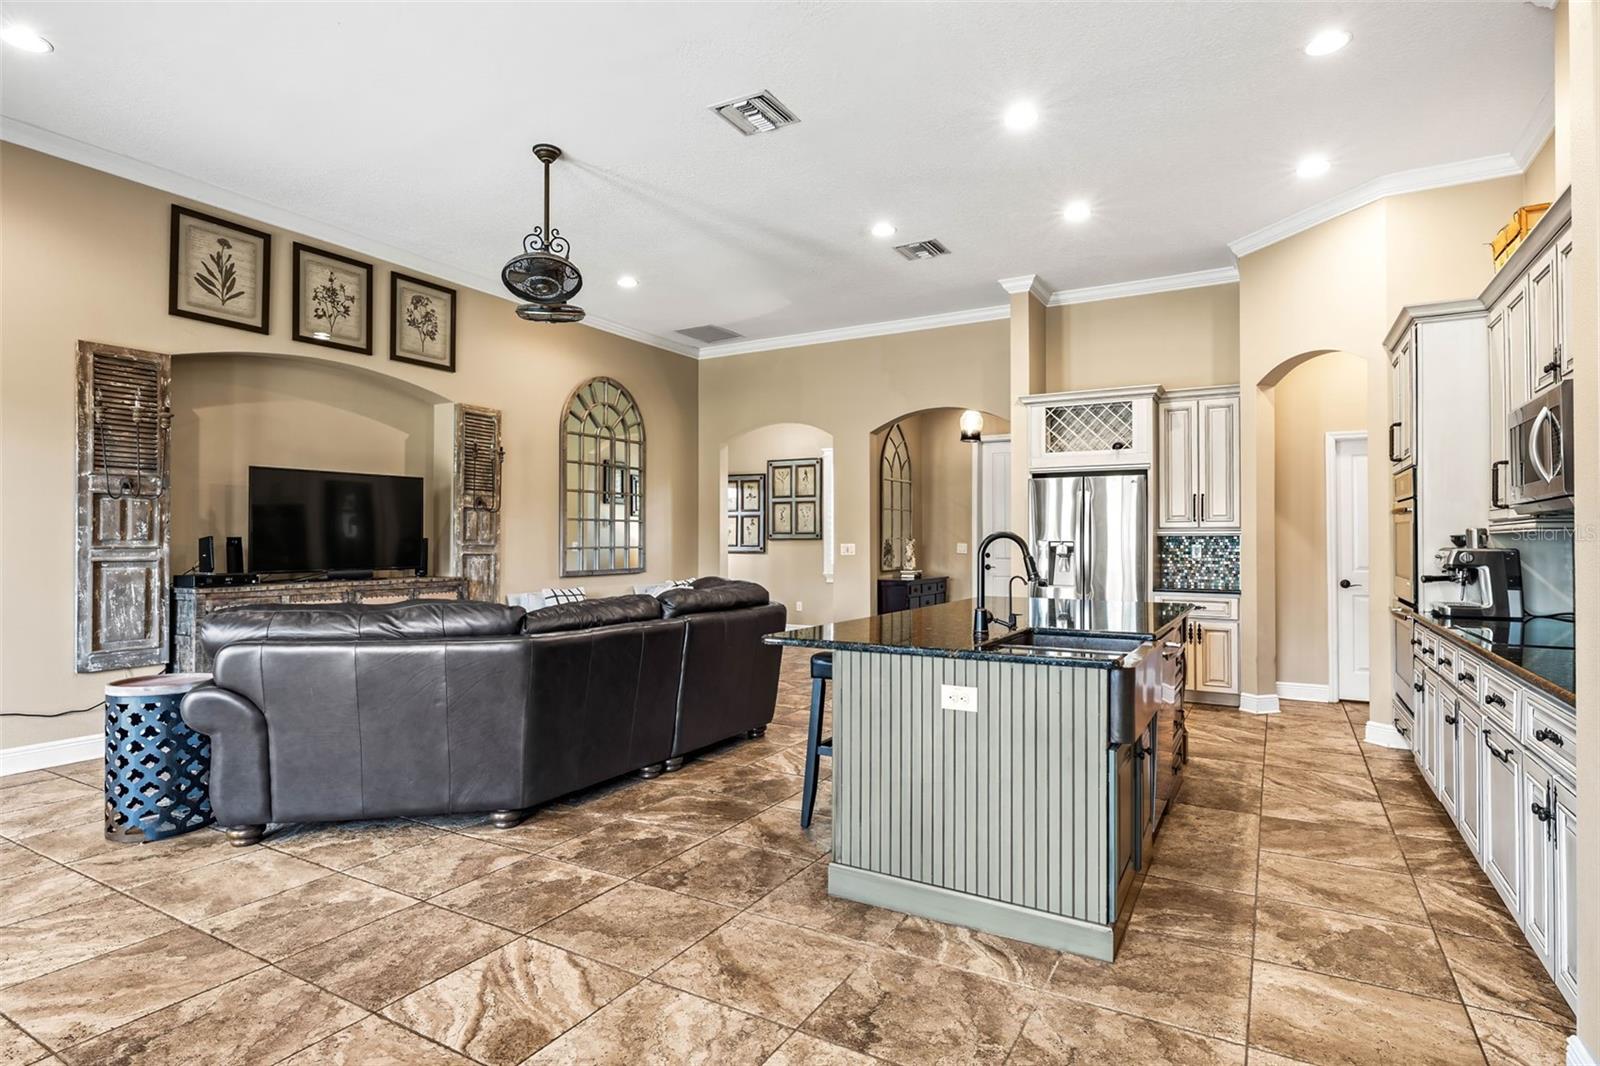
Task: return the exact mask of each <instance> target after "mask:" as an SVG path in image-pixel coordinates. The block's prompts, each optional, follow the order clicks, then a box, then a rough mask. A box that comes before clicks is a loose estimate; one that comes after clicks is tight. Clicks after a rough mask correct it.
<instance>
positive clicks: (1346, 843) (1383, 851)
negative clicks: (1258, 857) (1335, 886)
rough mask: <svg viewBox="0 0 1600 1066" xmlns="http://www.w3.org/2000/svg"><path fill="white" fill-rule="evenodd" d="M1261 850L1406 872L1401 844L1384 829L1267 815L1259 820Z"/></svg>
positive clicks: (1372, 868)
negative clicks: (1309, 821)
mask: <svg viewBox="0 0 1600 1066" xmlns="http://www.w3.org/2000/svg"><path fill="white" fill-rule="evenodd" d="M1261 850H1262V851H1264V852H1265V851H1275V852H1278V853H1280V854H1284V855H1297V856H1299V857H1300V858H1303V859H1321V860H1323V861H1325V862H1336V863H1342V864H1344V865H1348V866H1364V867H1366V868H1368V869H1370V870H1389V871H1392V872H1394V873H1405V872H1407V871H1406V860H1405V856H1404V855H1403V854H1401V852H1400V845H1399V844H1398V843H1397V842H1396V841H1395V837H1394V834H1393V833H1391V832H1389V831H1388V830H1387V829H1370V828H1367V827H1366V826H1359V825H1339V824H1336V823H1334V822H1328V821H1320V822H1311V823H1307V822H1302V821H1297V820H1295V819H1292V818H1275V817H1272V816H1270V815H1267V816H1264V817H1263V818H1262V819H1261Z"/></svg>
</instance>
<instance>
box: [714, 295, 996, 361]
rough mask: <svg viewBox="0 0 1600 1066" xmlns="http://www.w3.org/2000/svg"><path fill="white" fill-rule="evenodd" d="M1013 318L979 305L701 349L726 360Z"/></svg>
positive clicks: (730, 342) (994, 308) (994, 309)
mask: <svg viewBox="0 0 1600 1066" xmlns="http://www.w3.org/2000/svg"><path fill="white" fill-rule="evenodd" d="M1010 317H1011V308H1010V307H1009V306H1007V305H1006V304H999V305H997V306H995V307H975V308H973V309H972V310H970V311H948V312H945V313H944V314H939V315H923V316H921V317H919V318H897V319H894V320H892V321H889V322H865V323H862V324H861V325H859V326H843V327H841V328H839V329H820V330H817V331H815V332H813V333H791V334H788V335H787V336H783V337H767V338H764V339H762V340H750V341H729V342H727V343H726V344H708V345H706V346H705V347H704V348H701V349H700V358H702V359H724V358H726V357H728V356H730V355H748V354H750V353H751V352H770V351H774V350H776V349H779V348H800V347H804V346H805V345H808V344H831V343H833V342H834V341H852V340H860V339H861V338H863V337H885V336H888V335H890V334H893V333H915V332H917V331H918V330H924V329H942V328H944V327H945V326H967V325H971V324H972V323H974V322H993V321H995V320H997V319H1001V318H1010Z"/></svg>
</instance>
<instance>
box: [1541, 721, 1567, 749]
mask: <svg viewBox="0 0 1600 1066" xmlns="http://www.w3.org/2000/svg"><path fill="white" fill-rule="evenodd" d="M1533 739H1534V740H1543V741H1545V742H1547V743H1550V744H1554V745H1555V746H1556V747H1558V748H1564V747H1566V746H1567V742H1566V740H1565V739H1564V738H1563V737H1562V736H1561V734H1560V733H1557V732H1556V731H1555V730H1554V729H1545V728H1544V727H1543V726H1540V727H1539V728H1538V729H1535V730H1534V731H1533Z"/></svg>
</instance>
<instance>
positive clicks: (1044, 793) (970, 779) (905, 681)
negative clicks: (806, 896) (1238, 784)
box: [768, 597, 1190, 959]
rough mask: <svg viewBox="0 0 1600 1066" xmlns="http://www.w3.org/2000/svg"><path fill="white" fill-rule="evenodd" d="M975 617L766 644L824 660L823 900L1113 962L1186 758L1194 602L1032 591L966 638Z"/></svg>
mask: <svg viewBox="0 0 1600 1066" xmlns="http://www.w3.org/2000/svg"><path fill="white" fill-rule="evenodd" d="M987 605H988V607H989V608H990V610H991V611H992V612H993V614H994V616H995V617H996V618H999V619H1002V620H1003V619H1006V618H1007V617H1008V613H1009V609H1008V608H1007V606H1006V602H1005V601H1004V600H1001V599H993V600H990V601H989V602H988V604H987ZM976 606H977V604H976V602H975V601H973V600H963V601H959V602H956V603H949V604H941V605H939V606H934V607H924V608H920V609H916V610H911V611H902V612H898V613H895V614H887V615H879V616H876V617H872V618H862V619H856V620H853V621H848V622H838V623H833V624H830V625H824V626H813V627H809V628H802V629H794V630H790V631H788V632H787V633H783V634H773V635H772V636H771V637H769V638H768V640H769V641H770V642H772V643H775V644H785V645H791V646H797V647H804V648H817V649H825V650H829V651H831V652H832V655H833V678H834V680H833V685H834V693H833V708H834V709H833V779H832V780H833V855H832V862H831V863H830V864H829V867H828V891H829V892H830V893H831V894H833V895H836V896H841V897H844V898H847V899H852V900H857V901H859V902H862V903H870V904H873V905H875V906H879V907H886V908H889V909H892V910H898V911H903V912H905V913H908V914H917V915H921V916H923V917H927V918H933V919H936V920H939V921H945V922H951V923H954V924H957V925H963V926H967V927H970V928H973V929H979V930H983V931H986V932H991V933H997V934H1000V935H1003V936H1008V937H1012V938H1015V939H1018V940H1024V941H1028V942H1030V943H1035V944H1042V945H1045V946H1048V947H1053V948H1058V949H1061V950H1066V951H1072V952H1076V953H1079V954H1083V955H1089V956H1092V957H1095V958H1100V959H1110V958H1111V957H1112V956H1113V954H1114V952H1115V949H1116V944H1117V942H1118V940H1119V939H1120V932H1121V928H1122V926H1123V925H1124V924H1125V919H1126V917H1127V913H1126V912H1127V909H1128V907H1127V903H1128V900H1129V899H1130V897H1131V893H1132V890H1133V888H1134V887H1135V885H1136V884H1137V882H1138V878H1139V875H1140V873H1141V871H1142V870H1143V868H1144V867H1145V866H1146V865H1147V857H1148V853H1149V848H1150V847H1151V845H1152V843H1153V838H1154V834H1155V831H1156V827H1157V825H1158V822H1159V820H1160V817H1161V814H1162V812H1163V810H1164V808H1165V806H1166V804H1167V803H1168V802H1169V800H1170V799H1171V796H1172V794H1173V793H1174V792H1175V791H1176V788H1177V785H1178V783H1179V782H1180V781H1181V777H1182V770H1183V764H1184V762H1185V760H1186V757H1187V756H1186V733H1185V731H1184V728H1183V710H1182V705H1181V699H1182V692H1183V676H1184V668H1185V667H1184V659H1183V655H1184V641H1183V639H1182V636H1181V627H1182V626H1184V625H1185V623H1186V618H1187V616H1188V613H1189V610H1190V608H1189V606H1188V605H1187V604H1182V603H1154V602H1127V603H1116V602H1105V601H1094V600H1078V599H1058V598H1046V597H1035V598H1031V599H1028V600H1018V601H1017V604H1016V606H1017V607H1018V608H1019V611H1018V614H1019V616H1020V617H1019V618H1018V620H1017V626H1016V628H1015V629H1003V628H1000V626H999V625H996V627H995V628H994V629H993V630H992V632H991V633H990V634H988V635H987V637H986V639H977V638H975V637H974V634H973V612H974V608H975V607H976Z"/></svg>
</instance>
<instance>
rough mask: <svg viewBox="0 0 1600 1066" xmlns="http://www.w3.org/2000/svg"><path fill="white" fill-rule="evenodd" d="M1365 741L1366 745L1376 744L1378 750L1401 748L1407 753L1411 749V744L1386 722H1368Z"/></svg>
mask: <svg viewBox="0 0 1600 1066" xmlns="http://www.w3.org/2000/svg"><path fill="white" fill-rule="evenodd" d="M1366 741H1367V743H1368V744H1376V745H1378V747H1380V748H1402V749H1404V750H1407V751H1409V750H1410V749H1411V742H1410V741H1409V740H1407V739H1406V738H1405V737H1403V736H1401V735H1400V730H1398V729H1396V728H1395V727H1394V726H1392V725H1390V724H1389V723H1388V722H1371V721H1369V722H1368V723H1367V735H1366Z"/></svg>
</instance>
